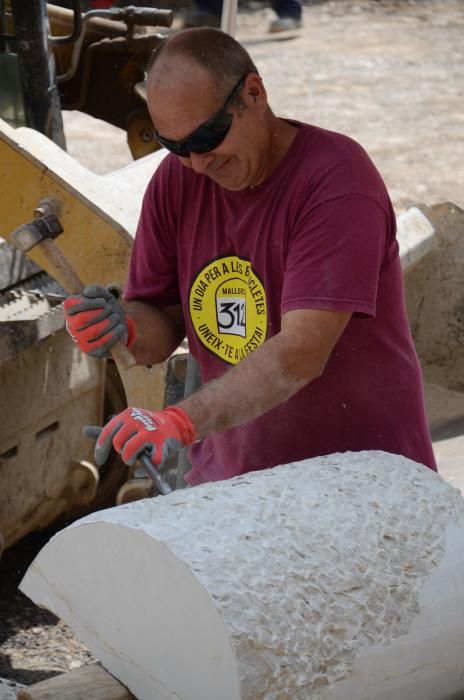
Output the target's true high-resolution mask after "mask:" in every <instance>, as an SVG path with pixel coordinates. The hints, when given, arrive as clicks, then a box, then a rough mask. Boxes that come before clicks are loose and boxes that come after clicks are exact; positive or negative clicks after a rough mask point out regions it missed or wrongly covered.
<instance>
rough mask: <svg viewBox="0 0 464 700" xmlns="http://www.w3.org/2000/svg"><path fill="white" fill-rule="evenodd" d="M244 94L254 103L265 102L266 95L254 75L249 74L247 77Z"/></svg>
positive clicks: (260, 81)
mask: <svg viewBox="0 0 464 700" xmlns="http://www.w3.org/2000/svg"><path fill="white" fill-rule="evenodd" d="M245 94H246V95H249V96H250V97H251V98H252V100H253V102H254V103H256V102H258V100H260V101H263V102H266V100H267V95H266V90H265V88H264V85H263V81H262V80H261V78H260V76H259V75H257V74H256V73H251V74H250V75H249V76H248V78H247V84H246V93H245Z"/></svg>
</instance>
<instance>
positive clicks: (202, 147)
mask: <svg viewBox="0 0 464 700" xmlns="http://www.w3.org/2000/svg"><path fill="white" fill-rule="evenodd" d="M247 75H248V73H246V74H245V75H244V76H242V77H241V78H240V80H239V81H238V83H237V84H236V86H235V87H234V89H233V90H232V92H231V93H230V95H229V97H228V98H227V100H226V101H225V102H224V105H223V107H221V109H220V110H219V112H216V114H215V115H214V116H213V117H211V119H208V121H206V122H204V123H203V124H200V126H199V127H198V129H195V131H193V132H192V133H191V134H190V136H187V138H185V139H182V141H170V140H169V139H165V138H164V136H161V134H159V133H158V132H157V131H155V138H156V140H157V141H158V143H160V144H161V145H162V146H164V148H166V149H167V150H168V151H171V153H175V155H176V156H181V158H188V157H189V156H190V153H209V151H213V150H214V149H215V148H217V147H218V146H219V144H220V143H222V141H224V139H225V137H226V136H227V134H228V132H229V129H230V127H231V125H232V119H233V118H234V115H233V114H231V113H230V112H228V111H227V109H228V107H229V105H230V103H231V102H232V100H233V99H234V97H236V96H237V95H238V93H239V92H240V90H241V89H242V87H243V84H244V82H245V78H246V77H247Z"/></svg>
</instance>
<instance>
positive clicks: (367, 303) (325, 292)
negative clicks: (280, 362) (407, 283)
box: [281, 194, 397, 316]
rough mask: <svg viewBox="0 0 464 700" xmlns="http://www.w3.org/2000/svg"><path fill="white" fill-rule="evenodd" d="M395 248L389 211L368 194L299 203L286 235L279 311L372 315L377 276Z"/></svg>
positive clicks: (392, 254) (393, 254) (375, 298)
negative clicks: (305, 205) (313, 203)
mask: <svg viewBox="0 0 464 700" xmlns="http://www.w3.org/2000/svg"><path fill="white" fill-rule="evenodd" d="M392 238H393V240H392ZM395 253H396V255H397V244H396V241H395V237H394V231H393V237H392V225H391V222H390V221H389V216H388V215H387V214H386V212H385V211H384V210H383V209H382V207H380V206H379V205H378V204H377V202H375V201H374V200H372V199H371V198H369V197H365V196H362V195H351V194H350V195H347V196H344V197H339V198H337V199H334V200H332V201H328V202H325V203H323V204H321V205H319V206H318V207H317V208H316V209H312V210H311V211H308V212H305V211H304V208H303V212H302V213H301V215H300V216H299V217H298V218H297V220H296V222H295V225H294V226H293V228H292V232H291V234H290V237H289V242H288V250H287V257H286V265H285V275H284V285H283V291H282V304H281V312H282V313H285V312H287V311H290V310H293V309H301V308H317V309H330V310H339V311H351V312H353V313H355V314H361V315H367V316H375V311H376V301H377V289H378V284H379V275H380V273H381V270H382V269H383V268H385V267H386V266H388V264H389V262H391V260H392V259H393V257H394V256H395Z"/></svg>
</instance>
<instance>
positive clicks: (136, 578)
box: [21, 452, 464, 700]
mask: <svg viewBox="0 0 464 700" xmlns="http://www.w3.org/2000/svg"><path fill="white" fill-rule="evenodd" d="M463 581H464V500H463V498H462V496H461V494H460V493H459V491H457V489H454V488H453V487H452V486H450V485H449V484H447V483H446V482H445V481H444V480H443V479H442V478H441V477H440V476H438V475H437V474H435V473H433V472H432V471H430V470H429V469H426V468H425V467H423V466H421V465H418V464H415V463H414V462H411V461H410V460H408V459H405V458H403V457H399V456H396V455H388V454H385V453H383V452H360V453H345V454H336V455H329V456H327V457H321V458H317V459H310V460H304V461H302V462H298V463H294V464H288V465H285V466H281V467H276V468H274V469H271V470H266V471H263V472H254V473H250V474H246V475H244V476H241V477H237V478H235V479H232V480H230V481H224V482H217V483H213V484H205V485H203V486H198V487H195V488H193V489H188V490H183V491H177V492H174V493H172V494H170V495H169V496H164V497H158V498H154V499H149V500H144V501H138V502H135V503H130V504H127V505H124V506H120V507H118V508H112V509H110V510H107V511H101V512H98V513H95V514H92V515H91V516H89V517H86V518H84V519H82V520H80V521H78V522H77V523H75V524H74V525H72V526H71V527H69V528H67V529H65V530H63V531H62V532H60V533H59V534H58V535H56V536H55V537H54V538H53V539H52V540H51V541H50V542H49V543H48V544H47V545H46V546H45V547H44V549H43V550H42V551H41V552H40V553H39V555H38V556H37V558H36V560H35V561H34V563H33V564H32V566H31V567H30V569H29V571H28V572H27V574H26V576H25V578H24V580H23V582H22V584H21V589H22V590H23V592H24V593H26V594H27V595H28V596H29V597H31V598H32V599H33V600H34V601H35V602H36V603H38V604H39V605H42V606H44V607H46V608H48V609H50V610H52V611H53V612H54V613H55V614H57V615H58V616H59V617H61V618H62V619H63V620H64V621H65V622H67V623H68V624H69V625H70V626H71V627H72V629H73V630H74V632H75V633H76V635H77V636H78V637H79V638H80V639H81V640H82V641H83V642H84V643H85V644H86V645H87V646H88V647H89V649H90V650H91V651H92V652H93V653H94V654H95V656H96V657H97V658H99V659H100V661H101V662H102V664H103V665H104V666H105V667H106V668H107V669H108V670H109V671H110V672H111V673H112V674H113V675H114V676H116V677H117V678H119V679H120V680H121V682H122V683H123V684H124V685H126V686H127V687H128V688H129V689H130V690H131V691H132V692H133V693H134V695H135V696H136V697H138V698H140V700H167V699H168V698H170V699H171V698H179V699H180V700H219V699H220V700H284V699H290V698H291V699H292V700H309V698H311V700H313V699H319V698H320V699H321V700H329V699H330V700H342V699H343V700H347V698H356V700H373V698H375V700H406V699H407V700H414V699H415V698H417V700H441V699H443V700H444V699H445V698H448V697H449V696H451V695H452V694H453V693H457V692H458V691H460V690H463V689H464V681H463V679H462V677H461V670H462V656H463V655H462V651H463V648H464V586H463V585H462V584H463Z"/></svg>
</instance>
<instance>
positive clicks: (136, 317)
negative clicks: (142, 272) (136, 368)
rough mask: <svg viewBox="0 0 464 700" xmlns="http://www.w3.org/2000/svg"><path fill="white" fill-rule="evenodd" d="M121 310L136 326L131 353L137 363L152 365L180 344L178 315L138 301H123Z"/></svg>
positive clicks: (180, 332)
mask: <svg viewBox="0 0 464 700" xmlns="http://www.w3.org/2000/svg"><path fill="white" fill-rule="evenodd" d="M124 310H125V311H126V313H127V314H128V315H129V316H130V317H131V318H132V320H133V321H134V323H135V327H136V336H135V342H134V343H133V345H131V348H130V350H131V353H132V354H133V355H134V357H135V359H136V361H137V364H139V365H154V364H157V363H158V362H163V361H164V360H167V359H168V357H170V355H171V354H172V353H173V352H174V350H175V349H176V348H177V347H178V346H179V344H180V343H181V341H182V339H183V337H184V335H185V330H184V324H183V322H182V320H181V318H180V316H179V315H178V314H177V315H176V317H174V316H173V315H172V314H170V313H169V312H168V311H166V310H164V309H161V308H158V307H156V306H152V305H150V304H146V303H145V302H141V301H125V302H124Z"/></svg>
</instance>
